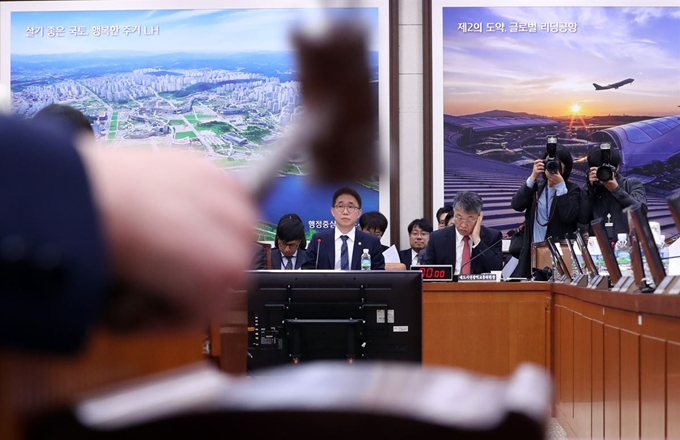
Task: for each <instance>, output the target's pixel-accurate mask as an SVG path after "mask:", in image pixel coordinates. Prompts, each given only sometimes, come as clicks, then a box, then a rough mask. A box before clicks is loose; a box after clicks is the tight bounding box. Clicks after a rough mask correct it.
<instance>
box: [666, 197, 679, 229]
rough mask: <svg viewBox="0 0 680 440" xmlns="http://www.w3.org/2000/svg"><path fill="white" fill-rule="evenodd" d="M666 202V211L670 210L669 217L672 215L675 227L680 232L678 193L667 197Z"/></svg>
mask: <svg viewBox="0 0 680 440" xmlns="http://www.w3.org/2000/svg"><path fill="white" fill-rule="evenodd" d="M666 201H667V202H668V209H670V211H671V215H673V220H674V221H675V227H676V228H678V230H680V192H679V193H675V194H673V195H672V196H670V197H668V198H667V199H666Z"/></svg>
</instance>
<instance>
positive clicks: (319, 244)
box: [314, 238, 321, 270]
mask: <svg viewBox="0 0 680 440" xmlns="http://www.w3.org/2000/svg"><path fill="white" fill-rule="evenodd" d="M319 248H321V239H320V238H317V239H316V264H315V265H314V270H318V269H319Z"/></svg>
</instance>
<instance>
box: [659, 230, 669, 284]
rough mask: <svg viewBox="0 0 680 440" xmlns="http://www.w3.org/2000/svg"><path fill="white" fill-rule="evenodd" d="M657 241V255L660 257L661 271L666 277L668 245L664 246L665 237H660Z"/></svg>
mask: <svg viewBox="0 0 680 440" xmlns="http://www.w3.org/2000/svg"><path fill="white" fill-rule="evenodd" d="M659 239H660V240H661V242H660V243H659V244H658V246H659V255H661V262H662V263H663V270H664V272H665V273H666V275H668V265H669V263H670V261H669V260H668V257H669V256H670V250H669V249H668V245H667V244H666V236H665V235H660V236H659Z"/></svg>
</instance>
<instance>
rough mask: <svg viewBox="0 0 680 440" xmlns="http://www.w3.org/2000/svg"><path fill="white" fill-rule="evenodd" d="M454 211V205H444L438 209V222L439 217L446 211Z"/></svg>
mask: <svg viewBox="0 0 680 440" xmlns="http://www.w3.org/2000/svg"><path fill="white" fill-rule="evenodd" d="M449 212H453V205H444V206H442V207H441V208H439V209H438V210H437V223H439V219H440V218H441V217H442V214H444V213H447V214H448V213H449Z"/></svg>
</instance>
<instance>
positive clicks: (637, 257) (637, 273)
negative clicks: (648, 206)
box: [628, 219, 646, 290]
mask: <svg viewBox="0 0 680 440" xmlns="http://www.w3.org/2000/svg"><path fill="white" fill-rule="evenodd" d="M629 221H630V219H629ZM628 229H629V232H628V244H629V245H630V267H631V269H632V270H633V280H634V282H635V285H636V286H638V287H639V288H640V289H641V290H643V289H645V288H646V283H645V282H644V279H645V266H644V263H643V262H642V251H641V250H640V242H639V241H638V238H637V232H636V231H635V228H631V227H629V228H628Z"/></svg>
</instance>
